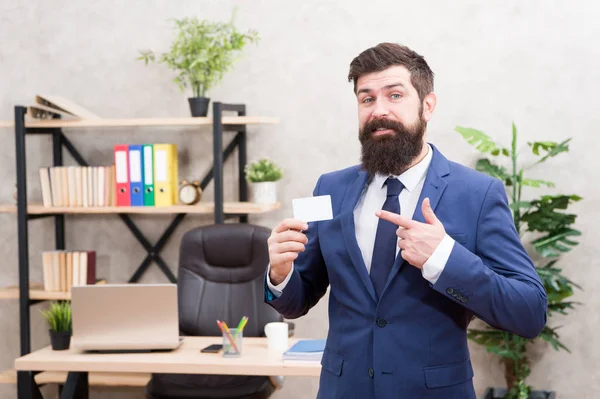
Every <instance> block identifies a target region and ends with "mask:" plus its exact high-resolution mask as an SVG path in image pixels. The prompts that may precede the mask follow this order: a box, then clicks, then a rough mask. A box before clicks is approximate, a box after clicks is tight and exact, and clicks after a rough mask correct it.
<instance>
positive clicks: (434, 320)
mask: <svg viewBox="0 0 600 399" xmlns="http://www.w3.org/2000/svg"><path fill="white" fill-rule="evenodd" d="M432 148H433V151H434V152H433V158H432V161H431V165H430V168H429V170H428V172H427V176H426V180H425V184H424V186H423V190H422V193H421V197H420V199H419V203H418V205H417V208H416V210H415V214H414V216H413V219H414V220H417V221H420V222H424V221H425V220H424V218H423V215H422V213H421V204H422V202H423V199H424V198H425V197H429V198H430V201H431V206H432V207H433V209H434V211H435V214H436V216H437V217H438V219H439V220H440V221H441V222H442V223H443V225H444V228H445V229H446V232H447V233H448V234H449V235H450V236H451V237H452V238H454V240H455V241H456V242H455V244H454V248H453V250H452V252H451V254H450V258H449V259H448V262H447V263H446V266H445V269H444V271H443V272H442V274H441V276H440V277H439V279H438V280H437V282H436V283H435V285H432V284H431V283H429V282H428V281H427V280H425V279H424V278H423V276H422V274H421V271H420V270H419V269H417V268H416V267H413V266H411V265H409V264H407V262H406V261H404V259H402V257H401V256H400V255H398V257H397V259H396V261H395V263H394V266H393V269H392V272H391V274H390V276H389V279H388V281H387V285H386V288H385V289H384V291H383V292H382V295H381V298H380V299H379V300H377V298H376V296H375V290H374V288H373V285H372V283H371V279H370V277H369V275H368V272H367V269H366V267H365V264H364V261H363V259H362V256H361V252H360V249H359V247H358V244H357V241H356V236H355V231H354V216H353V211H354V207H355V205H356V203H357V201H358V199H359V196H360V194H361V192H362V190H363V188H364V187H365V184H367V181H368V179H367V173H366V172H364V171H362V170H361V169H360V167H359V166H353V167H350V168H347V169H344V170H340V171H337V172H333V173H329V174H325V175H323V176H321V177H320V178H319V181H318V182H317V185H316V187H315V190H314V195H326V194H329V195H331V200H332V205H333V216H334V217H333V219H332V220H328V221H322V222H316V223H310V224H309V228H308V230H307V231H306V234H307V236H308V244H307V245H306V250H305V251H304V252H302V253H300V255H299V257H298V258H297V259H296V261H295V262H294V272H293V275H292V277H291V279H290V281H289V282H288V284H287V286H286V288H285V289H284V290H283V293H282V294H281V296H280V297H279V298H275V297H274V296H273V294H272V293H271V292H270V291H269V290H268V288H267V286H266V281H265V287H266V288H265V301H266V302H267V303H269V304H270V305H271V306H273V307H274V308H275V309H277V310H278V311H279V312H280V313H281V314H282V315H283V316H284V317H286V318H288V319H294V318H297V317H300V316H302V315H304V314H306V313H307V312H308V311H309V309H310V308H311V307H313V306H314V305H315V304H316V303H317V301H319V299H320V298H321V297H322V296H323V295H324V294H325V292H326V290H327V287H328V286H331V291H330V296H329V332H328V335H327V343H326V349H325V352H324V354H323V358H322V361H321V364H322V366H323V367H322V371H321V377H320V385H319V396H318V398H322V399H326V398H327V399H329V398H361V399H369V398H411V399H412V398H419V399H424V398H444V399H449V398H460V399H464V398H475V391H474V388H473V382H472V377H473V369H472V366H471V361H470V357H469V349H468V346H467V326H468V324H469V322H470V321H471V319H472V316H473V315H476V316H477V317H479V318H480V319H482V320H485V321H486V322H487V323H489V324H490V325H493V326H495V327H497V328H500V329H503V330H506V331H510V332H513V333H515V334H518V335H520V336H523V337H527V338H534V337H536V336H537V335H538V334H539V333H540V331H541V330H542V328H543V327H544V325H545V323H546V308H547V298H546V293H545V290H544V287H543V285H542V283H541V282H540V279H539V277H538V275H537V273H536V271H535V268H534V266H533V263H532V262H531V260H530V258H529V256H528V254H527V252H526V251H525V249H524V248H523V246H522V244H521V241H520V239H519V235H518V234H517V231H516V229H515V226H514V222H513V217H512V213H511V211H510V209H509V207H508V201H507V196H506V192H505V189H504V185H503V184H502V182H501V181H500V180H498V179H494V178H491V177H489V176H487V175H485V174H483V173H480V172H477V171H475V170H473V169H470V168H467V167H465V166H462V165H460V164H457V163H454V162H450V161H448V160H447V159H446V158H445V157H444V156H443V155H442V154H441V153H440V152H439V151H438V150H437V148H436V147H435V146H433V145H432Z"/></svg>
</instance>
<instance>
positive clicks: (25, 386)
mask: <svg viewBox="0 0 600 399" xmlns="http://www.w3.org/2000/svg"><path fill="white" fill-rule="evenodd" d="M224 112H236V113H237V116H246V106H245V105H244V104H225V103H221V102H215V103H213V121H212V126H213V166H212V168H211V170H210V171H209V172H208V173H207V174H206V176H204V178H203V180H202V182H201V183H200V186H201V188H202V190H204V189H205V188H206V187H207V186H208V184H209V183H210V182H211V181H214V205H215V206H214V222H215V223H217V224H218V223H223V222H224V221H225V219H226V218H239V222H240V223H247V222H248V215H247V214H227V215H226V214H225V213H224V206H223V202H224V198H223V164H224V162H225V161H227V159H228V158H229V157H230V156H231V155H232V153H233V152H234V150H235V149H236V148H237V150H238V180H239V182H238V184H239V201H240V202H245V201H248V185H247V182H246V180H245V178H244V166H245V164H246V162H247V154H246V148H247V147H246V124H239V125H238V124H235V125H232V124H227V125H225V124H223V113H224ZM26 113H27V108H26V107H23V106H16V107H15V120H14V122H15V151H16V153H15V158H16V174H17V225H18V245H19V317H20V346H21V348H20V353H21V356H24V355H26V354H28V353H30V352H31V325H30V306H31V305H33V304H36V303H38V302H40V300H32V299H31V298H30V295H29V292H30V291H29V289H30V287H29V235H28V222H29V221H30V220H35V219H39V218H44V217H52V218H54V226H55V247H56V249H65V248H66V246H65V214H64V213H44V214H29V213H28V212H27V209H28V207H27V162H26V136H27V135H31V134H45V135H51V136H52V155H53V165H54V166H62V165H63V149H66V150H67V151H68V152H69V153H70V154H71V155H72V156H73V158H74V159H75V160H76V161H77V162H78V163H79V165H81V166H89V164H88V163H87V162H86V160H85V159H84V157H83V156H82V155H81V154H80V153H79V151H78V150H77V149H76V148H75V146H74V145H73V143H72V142H71V141H70V140H69V139H68V137H66V136H65V134H64V133H63V131H62V128H39V127H37V128H31V127H26V124H25V115H26ZM225 131H233V132H236V135H235V136H234V137H233V139H232V140H231V142H229V143H228V144H227V146H226V147H225V149H223V133H224V132H225ZM117 215H118V216H119V217H120V219H121V220H122V221H123V222H124V223H125V224H126V225H127V227H128V228H129V229H130V230H131V232H132V234H133V235H134V236H135V237H136V239H137V240H138V241H139V242H140V244H141V245H142V246H143V247H144V249H145V250H146V251H147V254H146V256H145V258H144V260H143V261H142V263H141V264H140V265H139V267H138V268H137V270H136V271H135V273H134V274H133V275H132V276H131V278H130V279H129V282H130V283H134V282H137V281H138V280H139V279H140V278H141V277H142V275H143V274H144V272H145V271H146V270H147V269H148V267H149V266H150V265H151V263H152V262H153V261H154V262H155V263H156V264H157V265H158V267H159V268H160V270H161V271H162V272H163V273H164V274H165V276H166V277H167V278H168V279H169V281H170V282H176V277H175V275H174V274H173V273H172V271H171V269H170V268H169V267H168V265H167V264H166V262H165V261H164V260H163V259H162V257H161V256H160V251H161V250H162V249H163V248H164V246H165V245H166V244H167V242H168V240H169V238H170V237H171V235H172V234H173V232H174V231H175V229H176V228H177V226H178V225H179V224H180V223H181V221H182V220H183V219H184V218H185V216H186V215H187V213H177V214H176V215H175V217H174V218H173V220H172V221H171V223H170V224H169V225H168V227H167V228H166V229H165V231H164V232H163V234H162V235H161V237H160V238H159V239H158V241H157V242H156V243H154V244H152V243H151V242H150V241H149V240H148V239H147V238H146V237H145V236H144V234H143V233H142V232H141V230H140V229H139V228H138V227H137V226H136V225H135V223H134V222H133V220H132V219H131V216H130V215H129V214H123V213H118V214H117ZM76 374H77V373H69V376H68V379H74V378H75V379H79V376H78V375H76ZM34 377H35V373H34V372H28V371H18V372H17V392H18V397H19V398H20V399H30V398H41V397H42V396H41V393H40V390H39V387H38V386H37V384H36V382H35V379H34ZM81 384H83V385H85V387H82V388H83V389H82V390H81V393H82V394H83V395H84V396H85V397H87V379H86V381H83V382H81ZM78 385H79V384H78ZM83 392H85V394H84V393H83Z"/></svg>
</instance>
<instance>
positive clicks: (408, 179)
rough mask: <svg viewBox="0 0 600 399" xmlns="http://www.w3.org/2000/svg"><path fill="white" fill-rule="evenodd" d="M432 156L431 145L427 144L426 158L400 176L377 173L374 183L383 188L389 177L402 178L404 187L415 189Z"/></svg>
mask: <svg viewBox="0 0 600 399" xmlns="http://www.w3.org/2000/svg"><path fill="white" fill-rule="evenodd" d="M432 157H433V151H432V149H431V146H430V145H429V144H427V155H425V158H423V159H422V160H421V161H420V162H419V163H418V164H416V165H414V166H412V167H411V168H410V169H408V170H407V171H405V172H404V173H402V174H401V175H399V176H393V175H390V176H388V175H382V174H379V173H377V174H376V175H375V177H374V178H373V184H375V187H379V188H383V184H384V183H385V181H386V180H387V178H388V177H395V178H396V179H398V180H400V182H401V183H402V184H403V185H404V188H406V189H407V190H408V191H413V190H414V189H415V188H417V186H418V185H419V183H420V182H421V180H423V179H424V178H425V175H426V174H427V169H429V164H430V163H431V159H432Z"/></svg>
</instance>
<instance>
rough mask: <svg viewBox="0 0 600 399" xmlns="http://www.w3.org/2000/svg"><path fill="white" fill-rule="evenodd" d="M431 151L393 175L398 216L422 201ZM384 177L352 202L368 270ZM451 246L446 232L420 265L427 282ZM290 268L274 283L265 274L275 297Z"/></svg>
mask: <svg viewBox="0 0 600 399" xmlns="http://www.w3.org/2000/svg"><path fill="white" fill-rule="evenodd" d="M432 155H433V150H432V148H431V146H429V145H428V151H427V155H426V156H425V158H423V159H422V160H421V162H419V163H418V164H416V165H414V166H413V167H411V168H410V169H408V170H407V171H405V172H404V173H402V174H401V175H400V176H394V177H395V178H397V179H399V180H400V182H402V184H403V185H404V189H403V190H402V192H401V193H400V195H399V196H398V201H400V214H401V215H402V216H406V217H409V218H412V217H413V214H414V212H415V209H416V207H417V206H422V205H423V204H419V203H418V201H419V197H420V195H421V190H422V189H423V184H424V183H425V176H426V175H427V170H428V169H429V164H430V163H431V158H432ZM388 177H390V176H385V175H376V176H375V177H374V178H373V180H372V181H371V183H370V184H369V185H368V186H367V187H365V189H364V190H363V192H362V193H361V196H360V198H359V200H358V203H357V204H356V207H355V208H354V229H355V231H356V241H357V242H358V246H359V248H360V252H361V253H362V257H363V260H364V262H365V266H366V267H367V271H368V272H369V273H370V271H371V257H372V256H373V247H374V246H375V234H376V232H377V224H378V222H379V218H378V217H377V216H375V212H376V211H378V210H380V209H381V208H382V207H383V203H384V202H385V199H386V196H387V186H384V183H385V180H386V179H387V178H388ZM453 247H454V240H453V239H452V237H450V236H449V235H448V234H446V235H445V236H444V238H443V239H442V242H441V243H440V244H439V245H438V247H437V248H436V249H435V251H434V252H433V254H432V255H431V256H430V257H429V259H427V261H426V262H425V264H424V265H423V269H422V270H421V273H422V275H423V278H425V279H426V280H428V281H429V282H430V283H431V284H435V282H436V281H437V279H438V278H439V277H440V275H441V274H442V271H443V270H444V267H445V266H446V262H447V261H448V258H449V257H450V253H451V252H452V248H453ZM399 250H400V248H399V247H398V246H396V256H397V255H398V251H399ZM270 267H271V266H270V265H269V270H270ZM293 271H294V266H293V264H292V269H291V271H290V273H289V274H288V275H287V277H286V278H285V280H284V281H283V282H282V283H281V284H279V285H276V286H275V285H273V284H272V283H271V281H270V279H268V278H267V285H268V287H269V289H270V290H271V292H272V293H273V294H274V295H275V296H276V297H278V296H280V295H281V293H282V292H283V289H284V288H285V286H286V285H287V283H288V281H289V280H290V278H291V276H292V272H293Z"/></svg>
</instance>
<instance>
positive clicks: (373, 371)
mask: <svg viewBox="0 0 600 399" xmlns="http://www.w3.org/2000/svg"><path fill="white" fill-rule="evenodd" d="M374 375H375V370H373V369H372V368H370V367H369V377H371V378H373V376H374Z"/></svg>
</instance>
